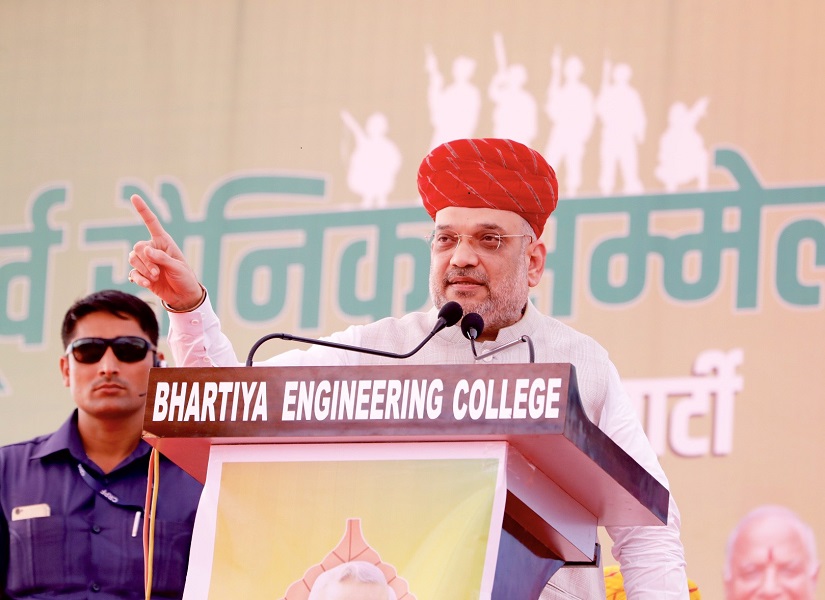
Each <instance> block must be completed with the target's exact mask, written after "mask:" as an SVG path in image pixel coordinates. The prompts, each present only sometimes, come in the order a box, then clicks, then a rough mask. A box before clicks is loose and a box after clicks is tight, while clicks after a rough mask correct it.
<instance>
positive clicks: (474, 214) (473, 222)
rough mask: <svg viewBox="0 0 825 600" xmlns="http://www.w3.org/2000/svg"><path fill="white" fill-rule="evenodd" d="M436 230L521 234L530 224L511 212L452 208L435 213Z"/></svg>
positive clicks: (492, 209) (493, 209)
mask: <svg viewBox="0 0 825 600" xmlns="http://www.w3.org/2000/svg"><path fill="white" fill-rule="evenodd" d="M434 222H435V228H436V229H452V230H455V231H459V232H460V231H464V230H470V229H473V230H475V229H482V228H483V229H494V230H501V231H504V232H508V233H519V232H521V230H522V229H524V228H525V227H527V228H529V227H530V226H529V224H528V223H527V221H526V220H525V219H523V218H522V217H521V216H520V215H518V214H516V213H514V212H512V211H509V210H498V209H495V208H466V207H458V206H450V207H447V208H442V209H441V210H439V211H438V212H437V213H435V219H434Z"/></svg>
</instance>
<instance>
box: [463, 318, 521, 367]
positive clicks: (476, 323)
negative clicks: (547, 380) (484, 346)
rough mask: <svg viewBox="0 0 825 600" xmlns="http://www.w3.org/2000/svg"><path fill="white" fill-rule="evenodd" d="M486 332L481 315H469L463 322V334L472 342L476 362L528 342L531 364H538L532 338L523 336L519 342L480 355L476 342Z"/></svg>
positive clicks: (471, 346)
mask: <svg viewBox="0 0 825 600" xmlns="http://www.w3.org/2000/svg"><path fill="white" fill-rule="evenodd" d="M483 331H484V319H482V318H481V315H480V314H478V313H467V314H466V315H465V316H464V318H463V319H462V320H461V333H463V334H464V337H466V338H467V339H468V340H470V348H472V350H473V356H474V357H475V360H481V359H482V358H487V357H488V356H492V355H493V354H496V353H497V352H501V351H502V350H506V349H507V348H509V347H510V346H515V345H516V344H521V343H522V342H527V347H528V348H529V351H530V362H531V363H534V362H536V350H535V348H533V340H531V339H530V336H527V335H523V336H521V337H520V338H518V339H517V340H513V341H512V342H507V343H506V344H502V345H501V346H499V347H498V348H493V349H492V350H490V351H489V352H485V353H484V354H481V355H479V354H478V353H477V352H476V340H477V339H478V337H479V336H480V335H481V332H483Z"/></svg>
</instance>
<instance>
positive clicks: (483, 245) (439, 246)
mask: <svg viewBox="0 0 825 600" xmlns="http://www.w3.org/2000/svg"><path fill="white" fill-rule="evenodd" d="M524 237H526V238H528V239H529V241H530V242H532V241H533V237H532V236H530V235H527V234H526V233H511V234H502V233H482V234H481V235H478V236H472V235H469V234H466V233H454V232H452V231H434V232H433V233H431V234H430V235H428V236H427V239H428V240H429V242H430V246H431V247H432V249H433V250H434V251H435V252H452V251H453V250H455V249H456V248H458V245H459V244H460V243H461V240H462V239H465V240H467V241H468V243H469V244H470V246H471V247H472V248H473V250H475V251H476V252H481V253H488V254H492V253H493V252H495V251H496V250H498V249H499V248H501V241H502V240H503V239H504V238H524Z"/></svg>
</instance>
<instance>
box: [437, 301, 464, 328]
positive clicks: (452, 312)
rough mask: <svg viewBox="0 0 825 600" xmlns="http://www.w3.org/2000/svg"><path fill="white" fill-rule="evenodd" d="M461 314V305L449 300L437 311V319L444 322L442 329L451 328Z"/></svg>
mask: <svg viewBox="0 0 825 600" xmlns="http://www.w3.org/2000/svg"><path fill="white" fill-rule="evenodd" d="M463 314H464V309H463V308H461V305H460V304H459V303H458V302H454V301H452V300H450V301H449V302H447V304H445V305H444V306H442V307H441V310H439V311H438V318H439V320H441V319H443V320H444V327H452V326H453V325H455V324H456V323H458V322H459V321H460V320H461V315H463Z"/></svg>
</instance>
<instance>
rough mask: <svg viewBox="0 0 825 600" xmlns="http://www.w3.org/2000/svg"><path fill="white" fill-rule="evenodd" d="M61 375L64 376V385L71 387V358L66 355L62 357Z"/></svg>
mask: <svg viewBox="0 0 825 600" xmlns="http://www.w3.org/2000/svg"><path fill="white" fill-rule="evenodd" d="M60 374H61V375H62V376H63V385H64V386H66V387H69V357H68V356H66V355H65V354H64V355H63V356H61V357H60Z"/></svg>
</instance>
